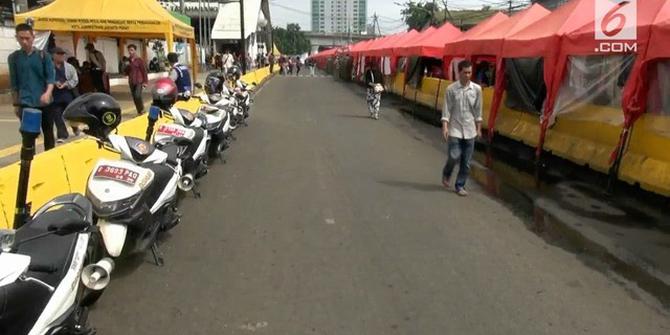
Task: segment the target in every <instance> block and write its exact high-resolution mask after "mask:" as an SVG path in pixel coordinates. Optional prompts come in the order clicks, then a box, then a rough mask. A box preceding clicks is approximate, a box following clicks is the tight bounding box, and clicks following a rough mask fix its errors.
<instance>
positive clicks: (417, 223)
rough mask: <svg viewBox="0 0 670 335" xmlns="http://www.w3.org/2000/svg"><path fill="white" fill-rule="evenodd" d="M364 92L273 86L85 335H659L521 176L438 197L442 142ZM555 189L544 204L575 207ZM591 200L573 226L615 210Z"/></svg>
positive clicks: (649, 300)
mask: <svg viewBox="0 0 670 335" xmlns="http://www.w3.org/2000/svg"><path fill="white" fill-rule="evenodd" d="M362 93H363V92H362V89H361V88H359V87H357V86H354V85H350V84H345V83H341V82H337V81H334V80H332V79H330V78H295V77H293V78H286V77H276V78H274V79H272V80H271V81H269V82H268V84H267V85H266V86H265V87H263V88H262V90H261V91H260V92H259V93H258V95H257V97H256V104H255V105H254V107H253V110H252V118H251V120H250V126H249V127H248V128H243V129H241V130H239V132H238V133H237V138H238V140H237V141H236V142H235V143H233V146H232V148H231V149H230V152H229V153H228V158H227V160H228V163H227V164H225V165H220V164H215V165H214V166H212V169H211V171H210V173H209V175H208V176H206V177H205V178H207V179H206V181H205V182H204V183H203V184H202V185H201V189H200V191H201V192H202V195H203V198H202V199H200V200H196V199H192V198H187V199H185V201H184V203H183V206H182V212H183V214H184V219H183V221H182V223H181V224H180V225H179V226H177V227H176V228H175V229H174V230H173V231H172V232H171V234H170V235H169V236H168V237H166V239H165V241H164V242H163V244H162V246H161V249H162V252H163V253H164V256H165V261H166V265H165V266H164V267H162V268H158V267H156V266H154V265H152V264H151V263H149V260H150V257H149V255H146V257H145V258H144V259H142V258H136V259H133V260H126V261H125V262H119V263H120V264H119V266H118V269H117V271H116V272H115V273H114V274H113V277H114V278H113V281H112V283H111V285H110V287H109V288H108V289H107V291H106V292H105V294H104V295H103V297H102V299H101V300H100V301H99V303H98V304H97V305H96V306H95V308H94V309H93V311H92V315H91V321H92V322H93V324H94V325H96V326H97V328H98V330H99V332H98V333H99V334H167V335H170V334H247V333H261V334H396V333H397V334H576V333H592V334H668V333H670V316H669V314H668V312H667V310H666V309H665V308H664V307H663V306H662V305H661V304H660V303H659V302H658V300H657V299H655V298H654V297H653V296H651V295H649V294H647V293H646V291H644V290H642V289H640V288H639V287H637V285H636V284H635V282H634V281H631V280H628V279H627V278H625V277H623V276H617V273H616V271H610V270H609V269H608V267H607V263H606V262H601V261H600V260H599V259H598V258H595V257H585V255H583V254H581V253H579V252H575V251H574V250H571V249H570V248H567V247H565V246H564V245H563V243H559V242H560V241H559V240H552V239H550V238H549V237H550V236H552V235H553V234H549V232H550V231H552V230H553V229H557V230H558V232H560V233H562V232H561V229H559V228H558V227H559V225H555V224H554V223H552V222H548V221H546V220H544V219H542V220H540V217H547V215H546V213H548V211H545V209H544V208H548V209H551V206H549V205H543V206H544V207H543V210H542V211H537V210H536V209H535V208H537V207H538V206H537V204H543V202H545V200H541V199H543V198H544V197H546V198H547V199H554V198H553V197H549V196H546V195H545V193H544V191H543V190H542V189H540V190H539V192H538V193H535V191H534V190H535V189H534V188H532V187H526V186H528V185H530V186H532V185H533V178H532V177H530V178H529V176H528V175H527V174H525V173H520V172H521V171H520V170H517V169H516V168H513V167H510V166H508V165H504V164H500V166H498V167H496V166H493V167H492V168H490V169H486V168H484V167H483V166H482V165H479V166H478V167H477V168H475V171H474V173H473V177H474V178H473V179H476V180H477V181H479V182H480V183H481V184H480V183H475V182H471V183H470V184H469V187H470V192H471V196H470V197H467V198H462V197H458V196H457V195H455V194H454V193H453V192H448V191H445V190H444V189H443V188H442V187H441V186H440V184H439V178H440V171H441V166H442V164H443V160H444V157H445V150H444V149H445V148H444V145H443V144H442V143H441V142H440V140H439V139H440V133H439V130H438V129H436V128H435V127H433V126H430V125H428V124H426V123H424V122H422V121H419V120H416V119H414V118H412V117H411V116H409V115H408V114H406V113H403V112H400V111H399V110H398V108H397V106H394V104H393V102H392V101H391V100H392V99H385V100H384V103H383V105H384V107H383V109H382V119H381V120H379V121H373V120H371V119H369V118H367V117H366V110H365V109H366V108H365V102H364V97H363V94H362ZM480 158H481V157H480ZM515 185H524V186H523V187H519V188H517V187H515ZM567 186H569V187H568V188H567V189H563V188H556V192H564V193H561V194H563V195H564V198H566V199H577V198H578V197H580V196H582V195H581V194H585V195H589V191H588V190H585V189H584V188H581V187H580V186H579V185H572V184H569V185H567ZM551 189H552V188H551V187H550V190H549V191H547V192H546V193H547V194H551V192H552V191H551ZM573 189H574V190H575V191H573ZM519 190H530V191H528V192H525V191H524V192H521V191H519ZM577 191H579V192H582V193H581V194H577V193H575V194H572V192H577ZM566 192H567V193H566ZM570 194H572V195H570ZM551 201H555V200H551ZM551 201H550V200H546V203H550V202H551ZM566 204H567V205H566ZM583 204H586V201H581V200H579V201H577V200H574V201H573V200H564V201H563V202H560V201H559V202H557V205H556V206H558V207H561V210H563V211H567V210H566V209H565V208H563V207H562V206H570V205H571V206H582V205H583ZM590 204H594V205H595V206H599V207H600V208H595V207H593V206H591V205H589V206H587V208H585V209H582V212H579V215H580V218H579V219H578V220H579V222H578V223H582V224H583V225H586V223H587V222H586V221H584V220H583V219H582V218H581V217H582V216H585V217H590V218H594V217H595V218H598V217H603V216H595V215H591V213H592V212H593V211H594V210H597V211H598V215H604V214H602V213H600V211H601V210H602V209H603V208H604V209H606V212H607V214H606V216H604V217H605V218H610V217H611V216H612V215H614V216H616V215H618V214H620V213H621V212H618V211H617V210H611V208H609V207H604V206H605V205H607V203H604V204H603V203H598V202H591V203H590ZM578 209H579V208H578ZM624 221H625V220H622V221H621V222H624ZM598 224H600V223H598ZM588 225H589V226H590V225H591V223H588ZM603 226H605V225H603ZM614 226H615V227H619V228H621V229H629V228H628V227H626V226H624V225H614ZM554 227H555V228H554ZM529 228H530V229H529ZM592 229H593V230H595V228H592ZM654 229H656V228H654ZM603 231H609V230H603ZM625 234H626V236H633V235H635V234H633V233H631V232H628V231H625ZM538 235H539V236H538ZM557 236H563V235H557ZM561 239H567V238H566V237H564V236H563V237H561Z"/></svg>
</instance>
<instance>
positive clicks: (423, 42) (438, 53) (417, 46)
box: [393, 22, 463, 58]
mask: <svg viewBox="0 0 670 335" xmlns="http://www.w3.org/2000/svg"><path fill="white" fill-rule="evenodd" d="M462 34H463V32H461V31H460V29H458V28H456V27H454V26H453V25H452V24H451V23H449V22H446V23H445V24H443V25H442V26H441V27H440V28H437V29H435V30H434V31H432V32H431V33H428V34H425V35H424V34H422V36H421V37H419V38H416V39H414V40H413V41H411V42H407V43H406V45H405V46H400V47H396V48H394V49H393V53H394V54H395V55H398V56H413V55H416V56H424V57H433V58H441V57H442V49H443V47H444V44H445V43H447V42H449V41H451V40H454V39H456V38H458V37H459V36H461V35H462Z"/></svg>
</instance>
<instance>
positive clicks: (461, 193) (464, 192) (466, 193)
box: [456, 188, 468, 197]
mask: <svg viewBox="0 0 670 335" xmlns="http://www.w3.org/2000/svg"><path fill="white" fill-rule="evenodd" d="M456 194H458V195H460V196H462V197H467V196H468V191H466V190H465V189H464V188H460V189H457V190H456Z"/></svg>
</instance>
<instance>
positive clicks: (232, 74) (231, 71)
mask: <svg viewBox="0 0 670 335" xmlns="http://www.w3.org/2000/svg"><path fill="white" fill-rule="evenodd" d="M241 73H242V71H240V68H239V67H237V66H231V67H230V68H228V71H226V76H227V77H228V79H234V80H238V79H240V77H241Z"/></svg>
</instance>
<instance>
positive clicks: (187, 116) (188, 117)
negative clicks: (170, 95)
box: [177, 108, 195, 126]
mask: <svg viewBox="0 0 670 335" xmlns="http://www.w3.org/2000/svg"><path fill="white" fill-rule="evenodd" d="M177 110H178V111H179V114H181V117H182V119H184V125H186V126H189V125H191V123H193V121H195V114H193V113H191V112H190V111H189V110H188V109H184V108H177Z"/></svg>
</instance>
